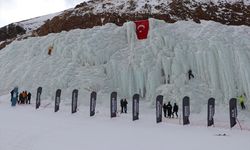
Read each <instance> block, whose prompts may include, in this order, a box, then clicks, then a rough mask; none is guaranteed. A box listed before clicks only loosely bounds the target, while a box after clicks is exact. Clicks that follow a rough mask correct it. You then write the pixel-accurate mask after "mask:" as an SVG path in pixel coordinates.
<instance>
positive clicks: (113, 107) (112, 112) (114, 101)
mask: <svg viewBox="0 0 250 150" xmlns="http://www.w3.org/2000/svg"><path fill="white" fill-rule="evenodd" d="M116 112H117V92H112V93H111V96H110V115H111V118H113V117H116Z"/></svg>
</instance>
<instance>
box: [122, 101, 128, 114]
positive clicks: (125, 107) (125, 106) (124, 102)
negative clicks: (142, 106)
mask: <svg viewBox="0 0 250 150" xmlns="http://www.w3.org/2000/svg"><path fill="white" fill-rule="evenodd" d="M127 105H128V102H127V100H126V98H125V99H124V100H123V107H124V112H125V113H127Z"/></svg>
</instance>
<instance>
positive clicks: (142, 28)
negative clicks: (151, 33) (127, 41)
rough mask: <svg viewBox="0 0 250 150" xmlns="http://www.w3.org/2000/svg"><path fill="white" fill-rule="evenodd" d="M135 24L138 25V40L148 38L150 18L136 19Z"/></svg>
mask: <svg viewBox="0 0 250 150" xmlns="http://www.w3.org/2000/svg"><path fill="white" fill-rule="evenodd" d="M135 25H136V34H137V38H138V40H143V39H146V38H147V37H148V30H149V21H148V20H139V21H135Z"/></svg>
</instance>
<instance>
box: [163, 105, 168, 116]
mask: <svg viewBox="0 0 250 150" xmlns="http://www.w3.org/2000/svg"><path fill="white" fill-rule="evenodd" d="M162 108H163V113H164V117H165V118H167V105H166V103H164V104H163V106H162Z"/></svg>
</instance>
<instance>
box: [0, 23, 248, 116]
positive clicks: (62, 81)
mask: <svg viewBox="0 0 250 150" xmlns="http://www.w3.org/2000/svg"><path fill="white" fill-rule="evenodd" d="M249 35H250V28H249V27H246V26H225V25H221V24H218V23H214V22H207V21H203V22H202V23H201V24H196V23H194V22H190V21H180V22H176V23H174V24H166V23H165V22H163V21H159V20H154V19H150V32H149V37H148V39H147V40H142V41H139V40H137V38H136V34H135V25H134V23H133V22H129V23H126V24H125V25H123V26H122V27H117V26H115V25H113V24H107V25H105V26H102V27H95V28H93V29H85V30H80V29H76V30H72V31H69V32H62V33H58V34H49V35H48V36H44V37H32V38H29V39H27V40H23V41H15V42H13V43H11V44H10V45H8V46H7V47H6V48H4V49H3V50H1V52H0V61H1V63H0V72H1V74H0V83H1V87H0V91H1V92H2V93H8V91H10V90H11V89H12V88H13V87H14V86H19V88H20V90H28V91H30V90H31V91H32V93H33V94H34V95H35V92H36V89H37V87H39V86H42V87H43V95H42V99H49V100H54V98H53V97H54V95H55V91H56V89H57V88H61V89H62V95H63V97H64V98H63V101H70V99H71V92H72V90H73V89H75V88H76V89H79V90H80V93H79V94H80V97H86V96H89V92H90V91H91V90H96V91H97V92H98V97H99V98H100V101H102V102H103V103H104V102H105V101H108V98H107V97H108V95H109V94H110V92H111V91H117V92H118V95H119V97H127V98H130V97H131V96H132V95H133V94H134V93H139V94H140V95H141V96H142V97H143V98H145V99H146V100H147V101H150V102H152V103H153V102H154V100H155V96H156V95H157V94H163V95H164V99H165V101H169V100H171V101H177V102H178V103H180V101H181V99H182V98H183V96H185V95H188V96H190V97H191V105H192V104H195V105H196V107H195V108H194V109H193V111H195V112H199V111H200V110H201V107H203V106H204V104H206V102H207V99H208V98H209V97H211V96H213V97H215V98H216V100H217V103H218V104H224V103H225V104H226V105H227V104H228V100H229V98H232V97H236V96H238V95H240V94H243V93H246V95H247V98H249V97H250V84H249V83H250V69H249V67H248V66H249V65H250V61H249V60H250V59H249V57H250V45H249V43H250V39H249ZM50 46H53V47H54V48H53V51H52V55H51V56H49V55H48V54H47V53H48V48H49V47H50ZM189 69H192V70H193V73H194V76H195V78H194V79H192V80H190V81H188V78H187V71H188V70H189ZM168 80H169V84H168V83H167V81H168ZM80 103H85V104H88V103H89V100H88V99H80ZM247 103H248V104H249V101H247Z"/></svg>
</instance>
